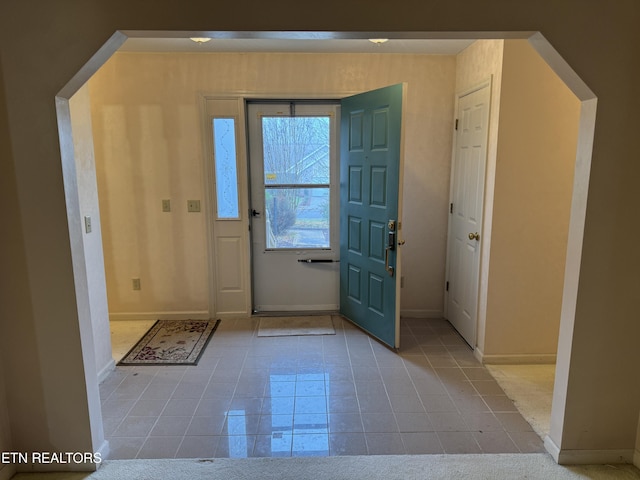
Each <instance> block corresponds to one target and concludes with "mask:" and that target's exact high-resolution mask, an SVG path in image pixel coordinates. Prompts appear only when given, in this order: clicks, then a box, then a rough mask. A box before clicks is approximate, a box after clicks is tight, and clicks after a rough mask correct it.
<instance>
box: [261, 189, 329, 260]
mask: <svg viewBox="0 0 640 480" xmlns="http://www.w3.org/2000/svg"><path fill="white" fill-rule="evenodd" d="M265 210H266V212H267V215H266V230H267V248H268V249H279V248H329V247H330V244H329V239H330V237H329V210H330V208H329V189H328V188H324V187H319V188H267V189H266V190H265Z"/></svg>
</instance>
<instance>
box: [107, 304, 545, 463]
mask: <svg viewBox="0 0 640 480" xmlns="http://www.w3.org/2000/svg"><path fill="white" fill-rule="evenodd" d="M333 320H334V324H335V327H336V335H323V336H300V337H258V336H257V326H258V321H259V319H258V318H251V319H236V320H223V321H222V322H221V324H220V326H219V327H218V329H217V331H216V333H215V334H214V336H213V338H212V339H211V341H210V343H209V345H208V347H207V349H206V351H205V352H204V354H203V356H202V358H201V360H200V363H199V364H198V365H197V366H188V367H176V366H166V367H157V366H141V367H117V368H116V370H115V371H114V372H113V373H112V374H111V375H110V376H109V377H108V378H107V379H106V380H105V381H104V382H103V383H102V384H101V385H100V390H101V397H102V410H103V418H104V428H105V435H106V437H107V439H108V440H109V442H110V447H111V455H110V458H115V459H125V458H193V457H197V458H200V457H252V456H257V457H265V456H266V457H275V456H311V455H316V456H327V455H366V454H369V455H376V454H430V453H434V454H438V453H518V452H521V453H528V452H531V453H533V452H542V451H544V449H543V445H542V440H541V439H540V437H539V436H538V435H537V434H536V433H535V432H534V431H533V430H532V428H531V426H530V425H529V424H528V423H527V421H526V420H524V418H523V417H522V415H521V414H520V413H519V412H518V411H517V410H516V408H515V407H514V404H513V402H512V401H511V400H510V399H509V398H508V397H507V396H506V395H505V394H504V391H503V390H502V388H501V387H500V386H499V385H498V383H497V382H496V381H495V380H494V379H493V377H492V376H491V374H490V373H489V372H488V370H487V369H486V368H484V367H483V366H482V365H481V364H479V363H478V362H477V361H476V359H475V358H474V356H473V353H472V351H471V350H470V349H469V347H468V346H467V345H466V344H465V343H464V342H463V340H462V339H461V338H460V337H459V336H458V334H457V333H456V332H455V330H453V328H452V327H451V325H450V324H449V323H448V322H447V321H445V320H425V319H403V322H402V329H401V345H402V347H401V349H400V351H399V353H394V352H393V351H391V350H389V349H387V348H386V347H384V346H382V345H381V344H379V343H378V342H377V341H375V340H373V339H371V338H370V337H369V336H367V335H366V334H364V333H363V332H362V331H360V330H359V329H357V328H356V327H354V326H353V325H352V324H350V323H349V322H348V321H346V320H343V319H342V318H341V317H339V316H334V317H333Z"/></svg>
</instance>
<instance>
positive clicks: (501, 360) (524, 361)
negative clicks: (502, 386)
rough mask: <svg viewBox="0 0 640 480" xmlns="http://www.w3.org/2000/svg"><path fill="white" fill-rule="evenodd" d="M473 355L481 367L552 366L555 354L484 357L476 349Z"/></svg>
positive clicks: (484, 355)
mask: <svg viewBox="0 0 640 480" xmlns="http://www.w3.org/2000/svg"><path fill="white" fill-rule="evenodd" d="M473 353H474V355H475V357H476V358H477V359H478V361H479V362H480V363H482V364H483V365H554V364H555V363H556V355H555V353H541V354H530V353H526V354H520V355H518V354H509V355H486V354H484V353H483V352H482V351H481V350H480V349H479V348H476V349H475V350H474V352H473Z"/></svg>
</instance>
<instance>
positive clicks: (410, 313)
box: [400, 309, 444, 319]
mask: <svg viewBox="0 0 640 480" xmlns="http://www.w3.org/2000/svg"><path fill="white" fill-rule="evenodd" d="M400 318H429V319H431V318H444V312H443V311H442V310H402V309H400Z"/></svg>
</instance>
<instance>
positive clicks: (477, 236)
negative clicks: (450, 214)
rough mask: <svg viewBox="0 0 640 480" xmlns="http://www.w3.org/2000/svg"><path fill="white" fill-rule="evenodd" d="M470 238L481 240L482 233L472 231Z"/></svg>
mask: <svg viewBox="0 0 640 480" xmlns="http://www.w3.org/2000/svg"><path fill="white" fill-rule="evenodd" d="M469 240H478V241H479V240H480V234H479V233H478V232H476V233H470V234H469Z"/></svg>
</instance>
